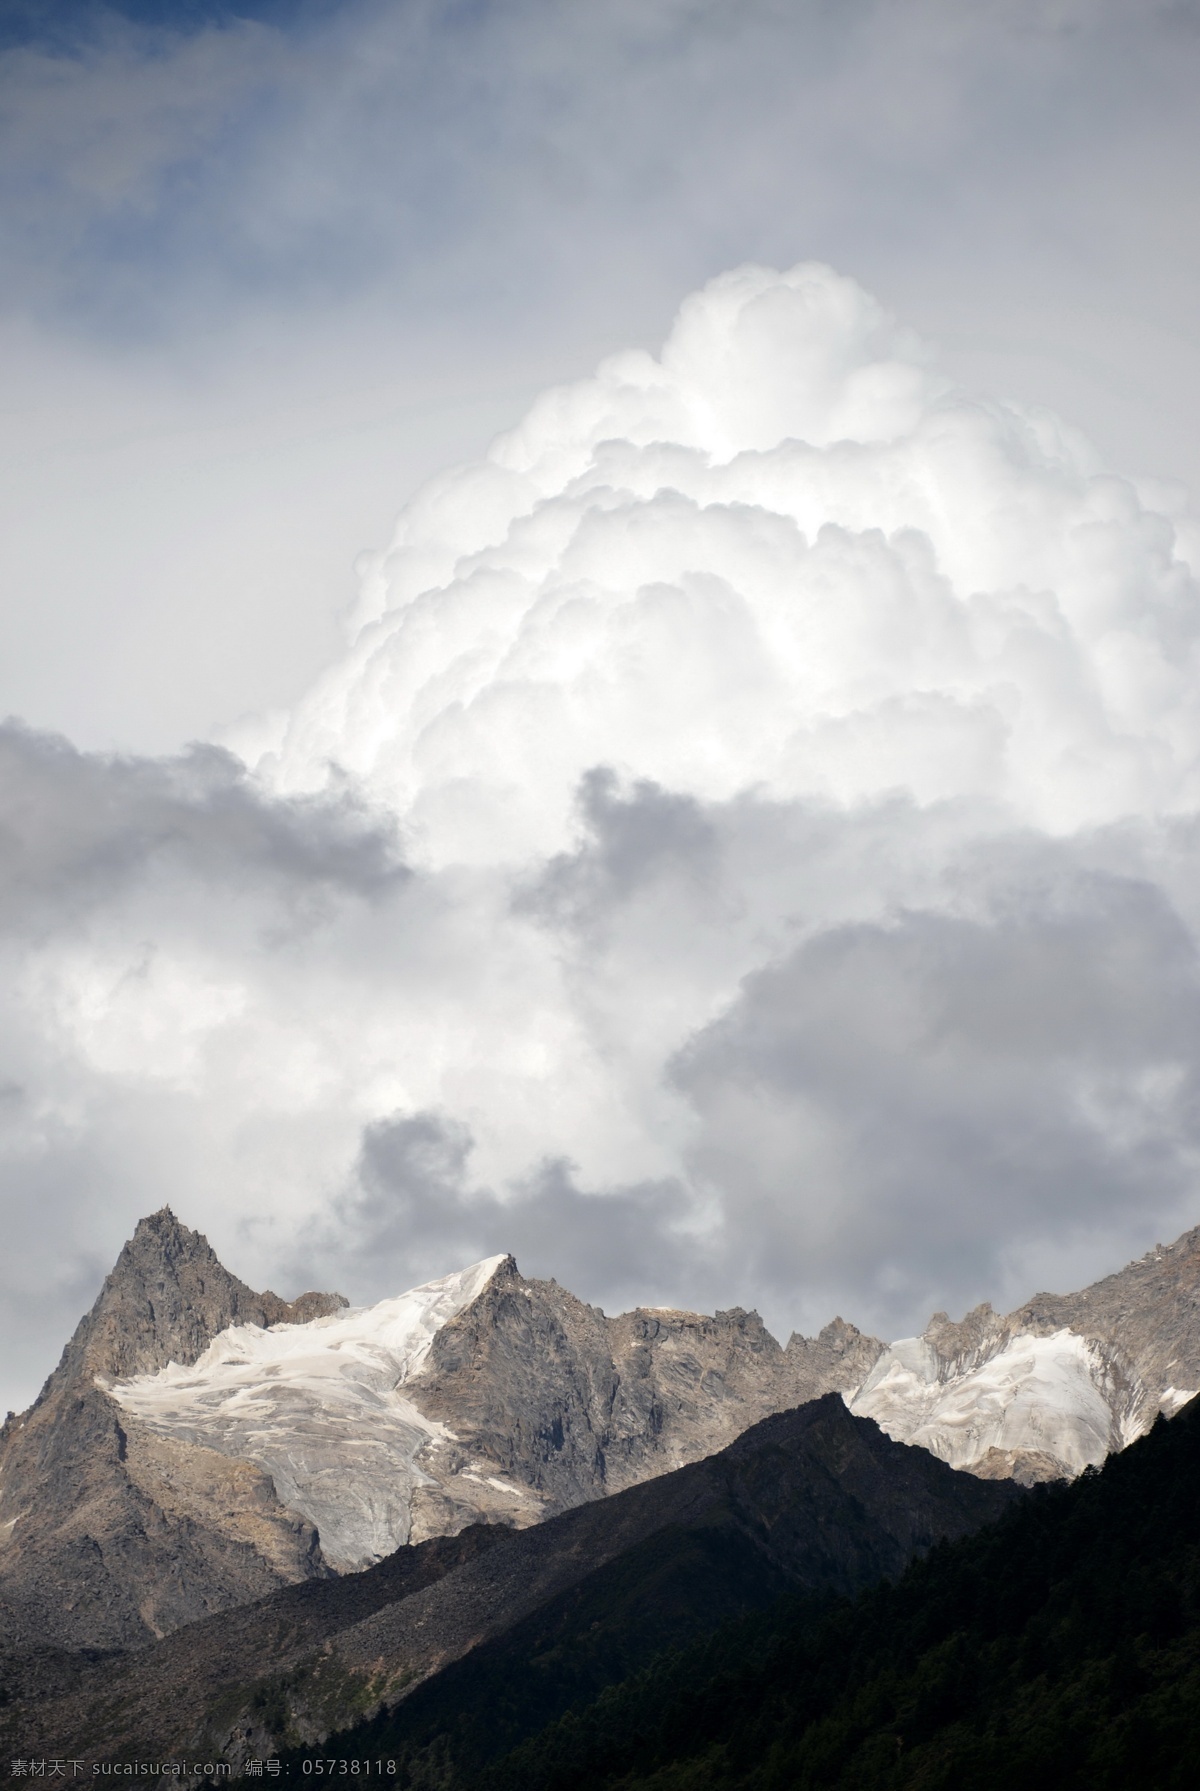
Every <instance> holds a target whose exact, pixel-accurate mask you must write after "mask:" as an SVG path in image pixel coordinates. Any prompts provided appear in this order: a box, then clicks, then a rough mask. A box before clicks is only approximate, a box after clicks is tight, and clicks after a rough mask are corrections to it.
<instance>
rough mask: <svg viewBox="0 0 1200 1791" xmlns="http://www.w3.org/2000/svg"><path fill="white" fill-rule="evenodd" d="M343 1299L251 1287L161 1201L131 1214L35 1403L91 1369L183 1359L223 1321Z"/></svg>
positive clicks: (91, 1375)
mask: <svg viewBox="0 0 1200 1791" xmlns="http://www.w3.org/2000/svg"><path fill="white" fill-rule="evenodd" d="M346 1303H347V1302H346V1300H345V1299H344V1298H343V1297H342V1295H341V1294H323V1293H306V1294H302V1295H301V1296H300V1298H299V1299H298V1300H296V1301H295V1302H293V1303H289V1302H288V1301H286V1300H281V1299H280V1297H279V1295H278V1294H275V1293H271V1292H269V1291H268V1292H266V1293H255V1291H254V1289H253V1288H251V1287H247V1285H246V1283H245V1282H244V1281H240V1280H239V1279H238V1277H237V1276H236V1275H231V1274H230V1272H229V1270H228V1269H226V1268H225V1267H224V1265H223V1264H222V1263H221V1261H220V1259H219V1258H218V1256H217V1254H216V1252H215V1251H214V1250H213V1248H212V1245H211V1244H210V1243H209V1241H208V1239H207V1238H206V1237H205V1236H204V1234H203V1233H202V1232H199V1231H192V1230H191V1229H190V1228H189V1227H188V1226H186V1225H184V1224H183V1222H182V1221H181V1220H180V1219H178V1218H177V1217H176V1215H175V1214H174V1213H173V1212H172V1210H171V1208H170V1207H169V1206H162V1207H159V1209H158V1211H157V1212H154V1213H149V1214H147V1215H146V1217H145V1218H142V1219H139V1220H138V1223H137V1225H136V1227H135V1228H134V1233H133V1236H132V1237H131V1238H130V1239H129V1240H128V1241H127V1242H126V1243H125V1244H124V1245H123V1246H122V1249H121V1252H120V1255H119V1256H118V1257H117V1260H116V1262H115V1263H114V1264H113V1267H112V1270H111V1272H110V1273H109V1275H108V1276H107V1277H106V1279H105V1282H104V1286H103V1287H102V1288H101V1290H100V1293H99V1294H98V1296H97V1298H96V1302H95V1304H94V1305H93V1307H92V1309H91V1311H90V1312H89V1313H88V1314H87V1316H86V1317H85V1318H83V1319H81V1321H80V1323H79V1325H78V1327H77V1329H76V1331H75V1335H74V1336H73V1337H72V1339H71V1341H70V1343H68V1345H67V1347H66V1349H65V1350H64V1351H63V1355H62V1359H61V1361H60V1362H59V1365H58V1367H57V1368H56V1369H55V1371H54V1373H53V1374H52V1375H51V1377H50V1379H49V1381H47V1383H46V1386H45V1387H44V1388H43V1390H42V1394H41V1396H40V1399H39V1403H41V1400H44V1399H45V1398H46V1396H47V1395H48V1394H49V1393H50V1391H51V1389H52V1388H53V1387H54V1386H55V1385H56V1384H62V1383H63V1382H71V1383H75V1382H79V1381H82V1382H83V1383H84V1384H86V1385H91V1384H93V1382H94V1381H95V1379H96V1377H97V1376H99V1377H100V1378H101V1379H102V1380H106V1381H113V1380H122V1379H126V1378H128V1377H129V1376H131V1375H135V1374H153V1373H155V1372H157V1370H158V1369H160V1368H165V1367H166V1365H167V1363H168V1362H178V1363H180V1365H181V1366H187V1365H189V1364H190V1363H192V1362H194V1361H195V1360H196V1359H197V1357H198V1356H200V1355H201V1354H202V1353H203V1352H204V1350H205V1349H207V1347H208V1345H209V1344H210V1343H211V1342H212V1340H213V1338H214V1337H216V1336H217V1335H218V1333H219V1332H221V1331H223V1330H225V1329H226V1328H227V1326H229V1325H237V1324H241V1325H247V1324H249V1325H259V1326H261V1327H262V1328H264V1329H265V1328H266V1327H267V1326H269V1325H276V1324H286V1323H295V1322H298V1321H299V1322H304V1321H306V1320H308V1319H312V1318H318V1317H320V1316H322V1315H323V1314H325V1313H329V1312H337V1311H339V1310H340V1309H341V1308H342V1307H343V1306H345V1305H346Z"/></svg>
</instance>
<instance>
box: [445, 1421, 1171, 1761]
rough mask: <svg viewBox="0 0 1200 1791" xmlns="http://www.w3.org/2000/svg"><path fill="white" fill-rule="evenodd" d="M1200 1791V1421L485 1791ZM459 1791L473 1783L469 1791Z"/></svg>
mask: <svg viewBox="0 0 1200 1791" xmlns="http://www.w3.org/2000/svg"><path fill="white" fill-rule="evenodd" d="M1198 1780H1200V1401H1195V1402H1193V1404H1192V1405H1190V1406H1188V1407H1185V1408H1184V1410H1183V1412H1182V1413H1181V1414H1180V1415H1179V1417H1177V1418H1175V1419H1173V1420H1171V1421H1167V1420H1165V1419H1159V1421H1158V1423H1157V1424H1156V1426H1155V1428H1154V1430H1153V1431H1152V1432H1151V1433H1150V1435H1149V1436H1147V1437H1145V1438H1143V1439H1142V1440H1141V1441H1140V1442H1138V1443H1135V1444H1134V1445H1133V1447H1132V1448H1130V1449H1129V1450H1127V1451H1126V1452H1125V1453H1124V1454H1122V1455H1119V1456H1114V1457H1112V1458H1110V1460H1109V1461H1108V1462H1107V1463H1106V1465H1105V1467H1104V1468H1103V1470H1102V1471H1101V1472H1099V1473H1096V1472H1094V1471H1092V1472H1089V1473H1088V1474H1086V1475H1085V1476H1084V1477H1083V1478H1082V1479H1081V1480H1078V1481H1076V1482H1075V1483H1074V1484H1073V1485H1070V1486H1063V1485H1059V1486H1053V1487H1047V1488H1042V1489H1039V1490H1037V1491H1035V1492H1034V1493H1031V1494H1030V1496H1029V1498H1028V1499H1027V1500H1025V1501H1023V1502H1022V1504H1021V1505H1020V1506H1018V1507H1016V1508H1015V1509H1014V1510H1012V1511H1011V1512H1010V1513H1009V1514H1008V1515H1007V1516H1005V1517H1004V1518H1003V1519H1002V1520H1001V1521H1000V1522H999V1523H998V1524H996V1525H994V1526H992V1527H991V1528H990V1529H988V1530H985V1531H981V1532H979V1533H978V1534H976V1535H975V1536H972V1537H969V1538H967V1539H965V1540H963V1541H959V1542H955V1543H948V1544H944V1545H942V1546H941V1547H939V1548H937V1549H936V1550H934V1551H933V1552H932V1553H931V1554H930V1555H929V1556H927V1557H926V1558H925V1559H924V1560H923V1561H921V1562H919V1563H917V1564H916V1565H914V1566H913V1567H911V1568H910V1569H909V1570H908V1571H907V1573H905V1575H904V1576H903V1577H902V1579H901V1580H900V1581H899V1582H898V1583H897V1584H894V1585H886V1586H882V1587H878V1588H876V1589H875V1590H873V1591H871V1592H868V1593H866V1594H865V1595H863V1596H862V1597H860V1598H859V1599H857V1600H855V1601H853V1602H849V1601H847V1602H843V1603H841V1604H839V1605H838V1607H837V1608H836V1609H835V1610H833V1611H826V1612H825V1613H824V1614H821V1613H818V1612H816V1611H814V1609H813V1608H812V1606H811V1605H809V1606H805V1605H799V1604H796V1603H794V1602H791V1603H788V1602H784V1603H781V1604H779V1605H777V1606H776V1607H775V1608H774V1610H773V1611H772V1613H771V1614H770V1616H769V1617H767V1618H765V1619H764V1618H758V1619H748V1620H743V1621H742V1622H740V1623H739V1624H737V1625H733V1626H727V1627H726V1628H725V1629H724V1630H722V1631H720V1632H718V1634H716V1635H715V1636H714V1637H713V1638H711V1639H710V1640H709V1641H708V1642H707V1643H705V1644H702V1645H700V1646H698V1647H695V1648H693V1649H691V1650H688V1651H684V1652H678V1653H674V1654H664V1655H663V1656H660V1658H659V1659H658V1660H657V1661H656V1662H655V1663H654V1664H653V1665H652V1666H651V1667H649V1668H648V1669H646V1670H645V1671H643V1672H642V1673H641V1674H639V1675H638V1676H636V1677H634V1678H631V1679H628V1680H626V1681H625V1682H624V1683H623V1684H621V1685H619V1686H616V1687H613V1688H612V1689H610V1690H609V1691H607V1692H606V1693H604V1694H602V1695H601V1697H600V1698H599V1699H598V1700H596V1701H595V1702H593V1703H592V1704H591V1705H590V1706H588V1707H586V1708H581V1709H578V1710H577V1711H575V1712H572V1713H570V1714H569V1715H568V1716H567V1717H565V1718H563V1719H561V1720H559V1721H558V1722H556V1723H554V1724H553V1725H551V1726H550V1727H548V1728H546V1729H545V1730H543V1731H542V1733H541V1734H540V1735H538V1736H536V1737H534V1738H533V1739H531V1740H529V1741H527V1742H526V1743H525V1744H524V1745H523V1746H521V1747H520V1748H518V1749H517V1750H515V1751H514V1752H511V1753H510V1754H509V1755H508V1756H507V1757H506V1758H504V1759H502V1760H500V1761H498V1762H496V1763H494V1764H493V1765H492V1766H491V1767H490V1768H489V1769H487V1770H486V1771H484V1772H482V1773H480V1774H479V1775H478V1776H477V1777H475V1778H474V1779H473V1780H472V1781H471V1783H472V1786H473V1791H474V1788H475V1787H477V1788H478V1791H485V1788H486V1791H568V1788H569V1791H617V1788H618V1787H620V1788H621V1791H735V1788H736V1791H807V1788H808V1787H813V1788H815V1787H818V1786H819V1787H822V1788H825V1787H844V1788H845V1791H851V1788H853V1791H877V1788H878V1791H883V1788H884V1787H888V1788H889V1791H890V1788H893V1787H900V1786H905V1787H921V1788H922V1791H964V1788H966V1787H969V1788H970V1791H993V1788H995V1791H1001V1788H1003V1791H1009V1787H1016V1786H1020V1787H1023V1788H1025V1791H1113V1788H1117V1787H1120V1788H1121V1791H1126V1788H1129V1791H1134V1788H1136V1791H1176V1788H1179V1791H1183V1788H1184V1787H1187V1788H1189V1791H1190V1788H1191V1787H1193V1786H1194V1785H1195V1784H1196V1783H1197V1782H1198ZM445 1782H450V1783H452V1782H454V1781H453V1780H452V1779H450V1780H447V1781H445Z"/></svg>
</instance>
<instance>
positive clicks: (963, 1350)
mask: <svg viewBox="0 0 1200 1791" xmlns="http://www.w3.org/2000/svg"><path fill="white" fill-rule="evenodd" d="M1011 1328H1012V1327H1011V1325H1010V1322H1009V1321H1008V1320H1007V1319H1004V1318H1002V1317H1001V1316H1000V1314H999V1313H998V1312H995V1311H993V1309H992V1306H991V1303H990V1302H989V1301H987V1300H984V1301H983V1303H982V1304H981V1305H979V1306H975V1307H974V1308H973V1309H972V1310H971V1311H970V1312H968V1313H967V1315H966V1317H965V1318H961V1319H959V1320H958V1321H957V1323H956V1322H955V1321H954V1320H953V1319H952V1318H951V1317H950V1315H949V1313H947V1312H935V1313H934V1315H933V1317H932V1318H931V1319H930V1321H929V1323H928V1324H927V1325H926V1327H925V1333H924V1335H925V1340H926V1342H927V1343H930V1344H932V1345H933V1348H934V1350H935V1352H936V1353H937V1356H938V1359H939V1362H940V1363H941V1364H942V1365H943V1375H942V1378H943V1379H944V1378H946V1377H947V1376H948V1375H950V1374H964V1373H966V1372H967V1370H968V1369H971V1368H976V1367H978V1365H979V1364H980V1363H981V1362H984V1361H986V1360H987V1359H988V1357H989V1356H991V1355H994V1354H995V1352H996V1350H998V1349H1000V1348H1001V1347H1002V1346H1003V1344H1004V1343H1006V1342H1007V1340H1008V1337H1009V1335H1010V1331H1011Z"/></svg>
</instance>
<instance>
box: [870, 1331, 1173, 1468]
mask: <svg viewBox="0 0 1200 1791" xmlns="http://www.w3.org/2000/svg"><path fill="white" fill-rule="evenodd" d="M1191 1397H1192V1394H1191V1393H1188V1392H1186V1391H1180V1390H1179V1389H1177V1388H1174V1387H1171V1388H1168V1389H1167V1390H1166V1392H1164V1393H1163V1395H1162V1396H1161V1398H1159V1399H1155V1398H1154V1397H1153V1396H1152V1394H1151V1393H1150V1392H1149V1391H1148V1389H1147V1388H1146V1387H1145V1386H1143V1385H1142V1383H1141V1382H1140V1381H1139V1380H1138V1379H1137V1378H1136V1377H1132V1378H1131V1377H1130V1376H1129V1375H1128V1373H1127V1372H1126V1371H1125V1370H1124V1369H1123V1368H1122V1366H1121V1364H1120V1363H1119V1362H1118V1361H1117V1359H1116V1358H1115V1356H1114V1354H1113V1352H1112V1351H1111V1350H1109V1349H1107V1348H1106V1347H1105V1345H1104V1344H1103V1343H1101V1342H1099V1341H1098V1340H1097V1339H1095V1338H1089V1337H1081V1336H1079V1335H1078V1334H1077V1333H1076V1332H1074V1331H1071V1330H1068V1329H1066V1328H1063V1329H1061V1330H1058V1331H1055V1332H1053V1333H1051V1334H1050V1335H1048V1336H1047V1335H1037V1334H1034V1333H1032V1332H1022V1331H1018V1332H1017V1333H1016V1334H1013V1335H1010V1334H1008V1333H1007V1332H1006V1331H1004V1330H1003V1329H1002V1330H1001V1331H1000V1332H999V1334H998V1335H996V1336H994V1337H993V1338H992V1339H990V1341H988V1342H985V1344H984V1345H983V1347H982V1348H981V1349H980V1350H978V1351H977V1352H973V1353H972V1354H971V1355H969V1356H968V1357H967V1359H966V1360H965V1361H964V1360H962V1359H960V1358H957V1357H953V1356H951V1357H949V1358H948V1357H947V1356H946V1355H944V1354H943V1353H942V1352H941V1351H939V1349H938V1348H937V1345H936V1343H935V1342H934V1341H933V1340H932V1339H931V1338H930V1337H929V1336H922V1337H905V1338H901V1339H900V1341H899V1342H897V1343H893V1344H892V1345H891V1347H890V1348H889V1349H887V1350H885V1351H884V1353H883V1355H882V1356H881V1357H880V1358H879V1360H878V1361H877V1362H876V1364H875V1366H874V1368H873V1369H872V1370H871V1372H870V1374H869V1375H868V1376H867V1378H866V1380H865V1381H864V1382H863V1384H862V1386H861V1387H860V1388H859V1389H858V1391H857V1393H855V1394H853V1395H851V1396H849V1397H848V1400H847V1403H848V1405H849V1407H850V1410H851V1411H852V1412H854V1413H856V1414H857V1415H858V1416H859V1417H864V1418H874V1420H875V1422H876V1423H877V1424H878V1425H879V1426H880V1428H881V1429H882V1430H885V1431H886V1432H887V1434H888V1435H889V1436H890V1437H892V1438H893V1439H894V1440H895V1441H896V1442H901V1443H916V1444H919V1445H920V1447H921V1448H923V1449H928V1450H929V1451H930V1453H931V1454H933V1455H937V1456H939V1457H940V1458H941V1459H942V1460H943V1461H946V1462H949V1463H950V1465H951V1467H955V1468H968V1469H972V1470H974V1471H976V1472H979V1471H983V1472H988V1471H989V1470H991V1471H995V1472H1014V1471H1015V1472H1017V1473H1018V1477H1030V1478H1036V1479H1042V1478H1047V1477H1051V1476H1053V1475H1055V1474H1056V1473H1057V1474H1061V1475H1062V1476H1064V1477H1074V1476H1075V1475H1076V1474H1081V1473H1082V1472H1083V1470H1084V1469H1085V1468H1086V1467H1092V1466H1098V1465H1099V1464H1100V1463H1101V1462H1102V1461H1103V1460H1104V1459H1105V1457H1106V1456H1107V1455H1109V1454H1110V1453H1111V1452H1112V1451H1113V1450H1115V1449H1124V1448H1125V1447H1126V1446H1127V1445H1128V1444H1129V1443H1131V1442H1133V1441H1134V1439H1135V1438H1136V1437H1139V1436H1141V1435H1142V1434H1143V1433H1144V1432H1145V1431H1147V1430H1148V1429H1149V1428H1150V1426H1151V1424H1152V1423H1153V1422H1154V1419H1155V1417H1156V1416H1157V1414H1158V1412H1159V1411H1160V1410H1161V1411H1163V1412H1165V1413H1166V1414H1167V1416H1168V1417H1169V1416H1171V1415H1173V1413H1174V1412H1176V1411H1178V1410H1179V1408H1180V1406H1181V1405H1183V1404H1185V1403H1186V1401H1187V1400H1188V1399H1190V1398H1191ZM1022 1464H1024V1467H1025V1469H1026V1473H1025V1474H1022V1472H1021V1469H1022Z"/></svg>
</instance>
